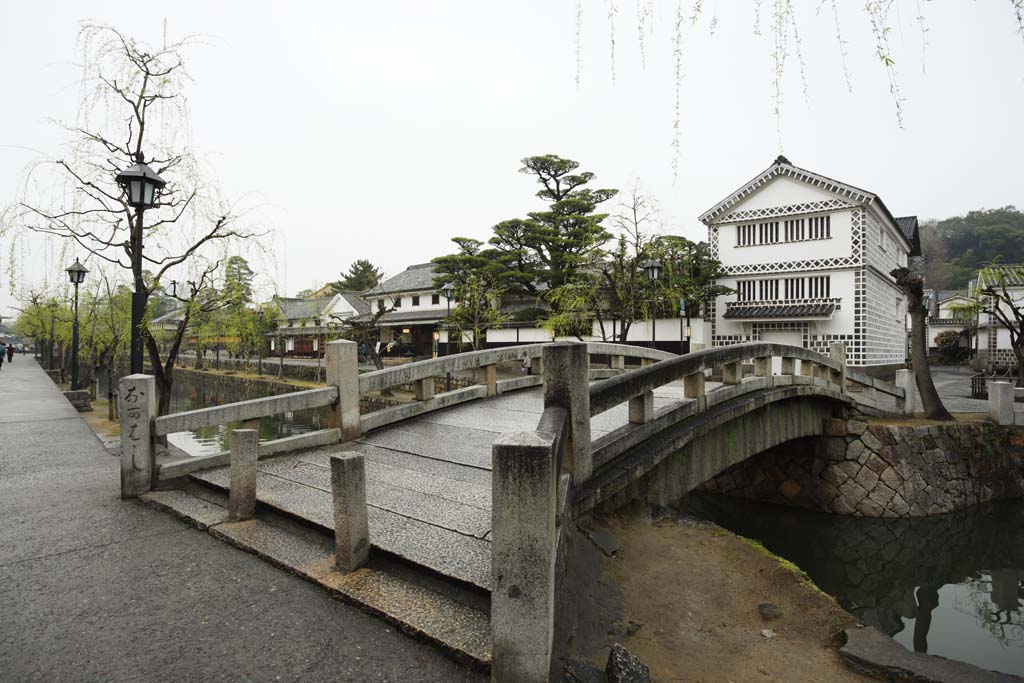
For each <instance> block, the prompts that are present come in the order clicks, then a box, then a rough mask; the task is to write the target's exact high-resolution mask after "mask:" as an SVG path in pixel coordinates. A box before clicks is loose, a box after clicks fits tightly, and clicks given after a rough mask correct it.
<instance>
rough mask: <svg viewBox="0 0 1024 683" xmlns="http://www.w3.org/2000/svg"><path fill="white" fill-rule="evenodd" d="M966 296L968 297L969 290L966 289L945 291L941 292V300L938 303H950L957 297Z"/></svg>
mask: <svg viewBox="0 0 1024 683" xmlns="http://www.w3.org/2000/svg"><path fill="white" fill-rule="evenodd" d="M966 296H967V290H966V289H943V290H940V291H939V299H938V301H939V303H942V302H943V301H949V300H950V299H955V298H957V297H966Z"/></svg>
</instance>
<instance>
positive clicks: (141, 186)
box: [117, 152, 167, 209]
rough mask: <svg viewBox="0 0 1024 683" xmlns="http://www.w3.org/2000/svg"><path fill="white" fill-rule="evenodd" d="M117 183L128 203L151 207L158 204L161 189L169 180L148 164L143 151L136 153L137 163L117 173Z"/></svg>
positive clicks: (140, 206) (139, 206)
mask: <svg viewBox="0 0 1024 683" xmlns="http://www.w3.org/2000/svg"><path fill="white" fill-rule="evenodd" d="M117 184H118V185H120V186H121V189H122V190H124V194H125V197H126V198H127V199H128V205H129V206H134V207H135V208H136V209H151V208H153V207H154V206H156V202H157V199H158V198H159V197H160V190H162V189H164V186H165V185H167V181H166V180H164V179H163V178H161V177H160V176H159V175H157V172H156V171H154V170H153V169H151V168H150V167H149V166H147V165H146V162H145V157H144V156H143V155H142V152H139V153H138V154H136V155H135V164H134V165H133V166H129V167H128V168H126V169H125V170H123V171H121V172H120V173H118V174H117Z"/></svg>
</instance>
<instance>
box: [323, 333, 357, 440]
mask: <svg viewBox="0 0 1024 683" xmlns="http://www.w3.org/2000/svg"><path fill="white" fill-rule="evenodd" d="M324 355H325V356H326V357H327V384H328V385H331V386H334V387H337V389H338V402H337V403H336V404H334V405H333V406H331V407H330V408H329V409H328V411H327V424H328V425H329V426H331V427H337V428H338V429H340V430H341V440H342V441H352V440H353V439H356V438H359V436H360V434H361V433H362V429H361V428H360V426H359V345H358V344H356V343H355V342H353V341H346V340H344V339H339V340H337V341H332V342H327V349H326V352H325V354H324Z"/></svg>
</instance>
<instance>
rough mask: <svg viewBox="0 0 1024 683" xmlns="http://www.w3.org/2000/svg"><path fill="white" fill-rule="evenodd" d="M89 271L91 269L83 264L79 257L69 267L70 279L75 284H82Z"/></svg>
mask: <svg viewBox="0 0 1024 683" xmlns="http://www.w3.org/2000/svg"><path fill="white" fill-rule="evenodd" d="M88 272H89V269H88V268H86V267H85V266H83V265H82V264H81V262H80V261H79V260H78V259H77V258H76V259H75V262H74V263H72V264H71V266H70V267H68V269H67V273H68V279H69V280H71V284H73V285H80V284H82V283H83V282H85V274H86V273H88Z"/></svg>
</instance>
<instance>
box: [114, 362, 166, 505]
mask: <svg viewBox="0 0 1024 683" xmlns="http://www.w3.org/2000/svg"><path fill="white" fill-rule="evenodd" d="M117 387H118V389H117V391H118V399H117V410H118V414H119V415H120V421H121V497H122V498H135V497H136V496H140V495H142V494H143V493H146V492H147V491H149V490H150V489H151V488H153V474H154V472H155V471H156V450H155V449H154V444H153V431H152V429H153V417H154V416H155V415H156V379H155V378H154V377H153V376H152V375H128V376H127V377H122V378H121V381H120V382H118V385H117Z"/></svg>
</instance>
